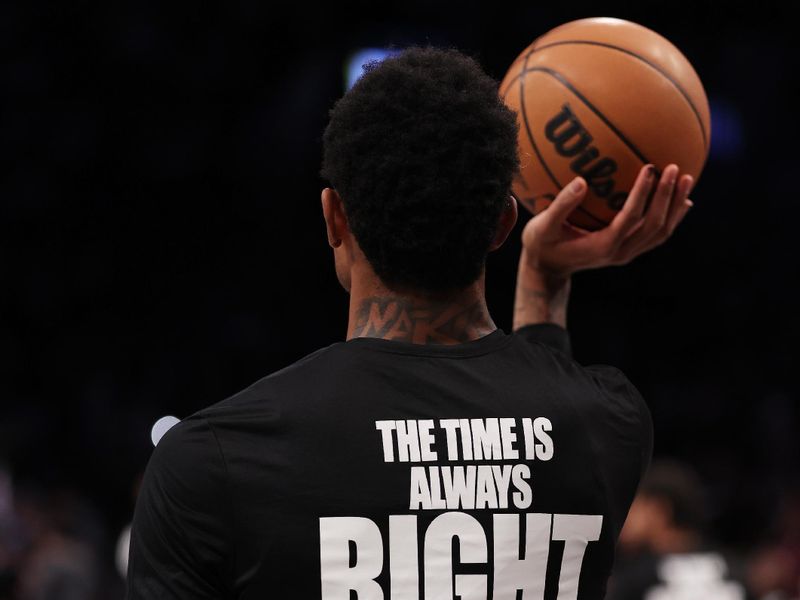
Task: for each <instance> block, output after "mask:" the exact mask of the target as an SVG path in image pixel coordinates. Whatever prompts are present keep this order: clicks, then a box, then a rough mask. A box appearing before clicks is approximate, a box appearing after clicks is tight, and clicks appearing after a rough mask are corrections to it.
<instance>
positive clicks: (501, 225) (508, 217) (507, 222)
mask: <svg viewBox="0 0 800 600" xmlns="http://www.w3.org/2000/svg"><path fill="white" fill-rule="evenodd" d="M517 216H518V211H517V199H516V198H514V196H509V197H508V199H507V200H506V203H505V205H504V206H503V211H502V212H501V213H500V218H499V219H498V221H497V229H495V233H494V239H492V243H491V244H489V252H493V251H494V250H497V249H498V248H499V247H500V246H502V245H503V242H505V241H506V239H507V238H508V234H510V233H511V230H512V229H514V225H516V224H517Z"/></svg>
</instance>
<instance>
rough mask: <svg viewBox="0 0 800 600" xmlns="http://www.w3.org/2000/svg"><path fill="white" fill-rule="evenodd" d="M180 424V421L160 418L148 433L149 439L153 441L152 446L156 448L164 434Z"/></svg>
mask: <svg viewBox="0 0 800 600" xmlns="http://www.w3.org/2000/svg"><path fill="white" fill-rule="evenodd" d="M180 422H181V420H180V419H178V418H177V417H172V416H166V417H161V418H160V419H159V420H158V421H156V422H155V425H153V429H152V430H151V431H150V439H151V440H153V446H157V445H158V442H159V440H160V439H161V438H162V437H164V434H165V433H167V432H168V431H169V430H170V429H172V428H173V427H174V426H175V425H176V424H178V423H180Z"/></svg>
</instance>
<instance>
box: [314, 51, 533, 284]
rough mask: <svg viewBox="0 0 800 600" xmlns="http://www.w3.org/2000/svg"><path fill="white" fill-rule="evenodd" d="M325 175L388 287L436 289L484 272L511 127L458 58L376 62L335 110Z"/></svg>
mask: <svg viewBox="0 0 800 600" xmlns="http://www.w3.org/2000/svg"><path fill="white" fill-rule="evenodd" d="M323 146H324V157H323V165H322V176H323V177H324V178H325V179H327V180H328V181H330V182H331V184H332V186H333V187H334V188H335V189H336V191H337V192H338V193H339V195H340V196H341V198H342V201H343V203H344V210H345V213H346V215H347V219H348V223H349V226H350V229H351V230H352V232H353V234H354V235H355V238H356V240H358V243H359V246H360V247H361V249H362V250H363V252H364V254H365V255H366V257H367V260H369V262H370V264H371V265H372V267H373V269H374V270H375V273H376V274H377V275H378V277H380V279H381V280H382V281H383V282H384V283H385V284H386V285H388V286H389V287H392V288H395V289H398V288H399V289H410V290H419V291H427V292H442V291H448V290H455V289H459V288H463V287H466V286H467V285H469V284H470V283H472V282H474V281H475V280H476V279H477V278H478V276H479V275H480V273H481V270H482V269H483V265H484V263H485V260H486V254H487V252H488V248H489V244H490V243H491V241H492V239H493V236H494V233H495V230H496V227H497V223H498V219H499V217H500V213H501V211H502V209H503V206H504V203H505V202H506V201H507V199H508V197H509V190H510V186H511V179H512V177H513V175H514V174H515V173H516V171H517V169H518V167H519V160H518V157H517V121H516V117H515V114H514V113H513V112H512V111H511V110H510V109H509V108H507V107H506V106H505V105H504V104H503V102H502V101H501V100H500V98H499V96H498V94H497V84H496V82H495V81H493V80H492V79H491V78H490V77H489V76H488V75H486V74H485V73H484V72H483V70H482V69H481V67H480V66H479V65H478V63H477V62H475V61H474V60H473V59H472V58H469V57H468V56H465V55H464V54H461V53H460V52H458V51H456V50H443V49H437V48H409V49H407V50H405V51H404V52H402V53H401V54H399V55H397V56H394V57H391V58H387V59H386V60H384V61H383V62H381V63H372V64H370V65H368V66H367V67H366V69H365V73H364V75H363V76H362V77H361V79H359V81H358V82H357V83H356V84H355V85H354V86H353V88H352V89H351V90H350V91H349V92H347V94H345V96H344V97H343V98H341V99H340V100H339V101H338V102H337V103H336V104H335V106H334V107H333V109H332V110H331V114H330V123H329V124H328V127H327V128H326V130H325V134H324V136H323Z"/></svg>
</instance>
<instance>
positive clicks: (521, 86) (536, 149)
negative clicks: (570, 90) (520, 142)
mask: <svg viewBox="0 0 800 600" xmlns="http://www.w3.org/2000/svg"><path fill="white" fill-rule="evenodd" d="M527 67H528V57H525V63H524V64H523V65H522V69H523V73H528V72H529V71H528V70H527ZM508 87H509V89H511V85H509V86H508ZM506 92H508V90H506ZM519 93H520V96H519V99H520V103H519V105H520V109H521V110H520V114H521V116H522V121H523V123H524V125H525V132H526V133H527V134H528V140H529V141H530V143H531V146H532V147H533V151H534V152H536V156H537V157H538V158H539V162H540V163H541V165H542V166H543V167H544V170H545V172H547V175H548V176H549V177H550V179H551V180H552V182H553V183H554V184H555V185H556V187H557V188H558V189H559V190H560V189H562V188H563V187H564V186H563V185H561V183H559V181H558V179H556V176H555V175H553V172H552V171H551V170H550V167H548V166H547V163H546V162H545V160H544V157H542V154H541V152H539V147H538V146H537V145H536V141H535V140H534V139H533V133H532V132H531V127H530V125H529V124H528V114H527V111H526V110H525V78H524V77H520V78H519ZM577 210H579V211H580V212H582V213H584V214H586V215H588V216H589V217H590V218H592V219H594V220H595V221H597V222H598V223H600V224H602V225H608V224H609V221H604V220H603V219H601V218H600V217H597V216H595V215H594V214H592V213H591V212H589V211H588V210H587V209H585V208H584V207H583V206H580V205H579V206H578V207H577Z"/></svg>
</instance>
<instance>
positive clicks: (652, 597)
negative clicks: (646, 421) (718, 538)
mask: <svg viewBox="0 0 800 600" xmlns="http://www.w3.org/2000/svg"><path fill="white" fill-rule="evenodd" d="M705 522H706V508H705V502H704V497H703V489H702V484H701V481H700V480H699V478H698V477H697V475H696V474H695V473H694V472H693V471H692V470H691V469H690V468H688V467H686V466H684V465H681V464H679V463H674V462H661V463H653V465H652V467H651V468H650V470H649V471H648V472H647V474H646V475H645V477H644V478H643V479H642V483H641V485H640V487H639V491H638V493H637V496H636V498H635V499H634V501H633V504H632V505H631V509H630V511H629V512H628V518H627V519H626V521H625V526H624V527H623V529H622V532H621V534H620V538H619V548H618V549H619V554H620V556H619V557H618V560H617V566H616V567H615V569H614V573H613V575H612V578H611V581H610V584H609V594H608V597H607V598H608V600H679V599H680V600H695V599H696V600H746V599H748V598H750V596H749V595H748V593H747V591H746V589H745V586H744V585H743V583H742V577H740V576H739V575H738V572H737V569H736V568H735V567H732V565H731V563H730V561H729V560H728V559H727V558H726V557H725V556H723V554H721V553H720V552H718V551H716V550H715V549H714V548H713V547H712V546H711V544H710V543H709V541H708V540H707V539H706V536H705V535H704V529H705Z"/></svg>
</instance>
